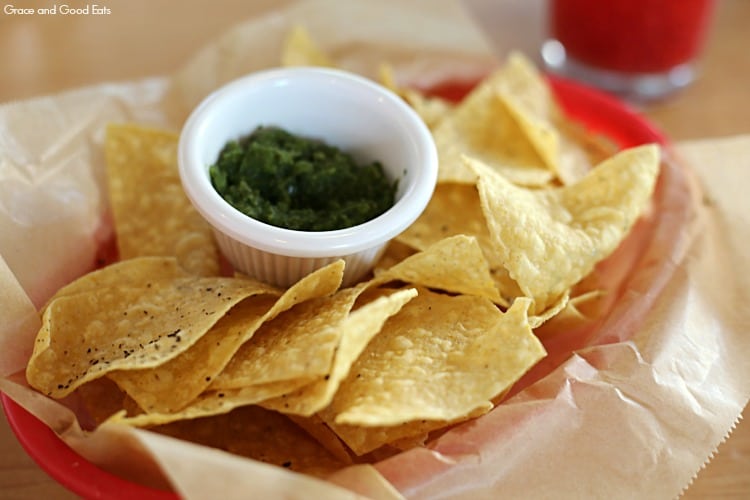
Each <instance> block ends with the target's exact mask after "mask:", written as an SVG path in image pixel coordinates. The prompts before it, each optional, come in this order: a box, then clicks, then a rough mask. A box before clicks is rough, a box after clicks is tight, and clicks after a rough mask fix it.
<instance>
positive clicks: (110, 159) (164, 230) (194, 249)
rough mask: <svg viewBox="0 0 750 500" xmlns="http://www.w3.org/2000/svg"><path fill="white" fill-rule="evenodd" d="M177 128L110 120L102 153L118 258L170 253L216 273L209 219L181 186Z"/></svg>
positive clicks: (204, 272)
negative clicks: (170, 128)
mask: <svg viewBox="0 0 750 500" xmlns="http://www.w3.org/2000/svg"><path fill="white" fill-rule="evenodd" d="M177 139H178V136H177V135H176V134H173V133H170V132H165V131H161V130H155V129H149V128H144V127H139V126H135V125H110V126H109V127H108V128H107V137H106V144H105V153H106V159H107V178H108V182H109V194H110V203H111V205H112V214H113V217H114V223H115V228H116V233H117V248H118V252H119V255H120V259H122V260H126V259H130V258H133V257H140V256H174V257H176V258H177V260H178V261H179V262H180V264H181V265H182V266H183V267H184V268H185V269H186V270H188V271H189V272H191V273H193V274H197V275H201V276H215V275H217V274H218V273H219V252H218V249H217V247H216V244H215V242H214V237H213V232H212V230H211V227H210V226H209V225H208V223H207V222H206V221H205V220H204V219H203V218H202V217H201V215H200V214H199V213H198V212H197V211H196V210H195V209H194V208H193V206H192V204H191V203H190V200H189V199H188V198H187V196H186V195H185V193H184V192H183V190H182V185H181V183H180V178H179V173H178V171H177Z"/></svg>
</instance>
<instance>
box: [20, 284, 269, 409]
mask: <svg viewBox="0 0 750 500" xmlns="http://www.w3.org/2000/svg"><path fill="white" fill-rule="evenodd" d="M267 289H268V286H267V285H264V284H262V283H260V282H257V281H254V280H242V279H236V278H211V277H198V276H195V277H187V278H176V279H173V280H169V281H163V282H156V283H144V284H143V285H142V286H128V287H119V286H110V287H105V288H99V289H97V290H95V291H90V292H84V293H77V294H74V295H65V296H62V297H59V298H57V299H55V300H53V301H51V302H50V304H49V306H48V307H47V309H45V311H44V314H43V316H42V327H41V329H40V330H39V332H38V334H37V337H36V340H35V344H34V352H33V353H32V356H31V359H30V360H29V363H28V365H27V368H26V377H27V380H28V382H29V384H30V385H31V386H32V387H34V388H36V389H38V390H39V391H41V392H42V393H44V394H46V395H48V396H52V397H55V398H60V397H63V396H66V395H67V394H69V393H70V392H72V391H73V390H75V388H76V387H78V386H80V385H82V384H84V383H85V382H88V381H90V380H94V379H96V378H98V377H101V376H103V375H105V374H106V373H109V372H112V371H114V370H117V369H125V370H128V369H135V368H140V369H143V368H151V367H154V366H158V365H160V364H162V363H165V362H167V361H169V360H170V359H173V358H175V357H177V356H178V355H179V354H181V353H182V352H184V351H186V350H188V349H189V348H190V347H191V346H192V345H193V344H195V343H196V342H197V341H198V340H199V339H200V338H201V337H202V336H203V335H205V333H206V332H207V331H208V330H209V329H210V328H211V327H212V326H213V325H214V324H215V323H216V322H217V321H218V320H219V319H220V318H221V317H222V316H224V314H225V313H226V312H227V311H228V310H229V309H231V308H232V307H233V306H234V305H235V304H237V303H238V302H240V301H241V300H243V299H244V298H246V297H249V296H251V295H257V294H259V293H264V292H265V291H266V290H267Z"/></svg>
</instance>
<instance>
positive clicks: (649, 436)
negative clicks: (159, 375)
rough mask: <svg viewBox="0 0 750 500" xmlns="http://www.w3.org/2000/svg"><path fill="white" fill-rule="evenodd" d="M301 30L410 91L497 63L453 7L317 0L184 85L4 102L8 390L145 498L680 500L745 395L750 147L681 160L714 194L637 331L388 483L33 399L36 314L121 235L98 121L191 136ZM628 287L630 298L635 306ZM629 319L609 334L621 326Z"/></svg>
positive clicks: (182, 79) (256, 23) (251, 33)
mask: <svg viewBox="0 0 750 500" xmlns="http://www.w3.org/2000/svg"><path fill="white" fill-rule="evenodd" d="M352 20H357V22H352ZM297 23H303V24H304V25H305V26H306V27H307V29H308V30H309V31H310V33H311V35H312V36H313V38H314V39H315V40H316V41H317V42H319V43H320V44H321V46H322V47H323V49H324V50H326V52H328V53H330V54H332V55H333V57H334V59H335V60H336V62H337V63H338V64H339V65H340V66H342V67H344V68H346V69H351V70H354V71H358V72H361V73H364V74H367V75H370V76H372V75H373V73H374V71H375V70H376V69H377V65H378V64H379V63H380V62H382V61H388V62H390V63H391V64H393V65H394V67H395V69H396V73H397V75H398V77H399V79H400V81H401V82H402V83H405V84H411V85H416V86H429V85H430V84H431V83H435V82H439V81H443V80H446V79H451V78H464V79H467V80H475V79H476V78H477V77H478V76H479V75H482V74H485V73H487V72H488V71H489V69H490V68H492V66H493V65H495V64H496V61H495V60H494V59H493V57H492V55H491V53H490V49H489V44H487V43H486V42H485V40H484V38H483V37H482V35H481V34H480V33H479V32H478V30H477V29H476V27H475V26H474V25H473V24H472V23H471V21H470V20H469V18H468V17H467V16H466V15H465V14H464V13H463V11H462V10H461V9H460V7H459V6H458V5H457V4H456V3H454V2H450V1H434V0H429V1H424V2H421V1H420V2H408V3H405V2H400V1H393V2H390V1H384V0H376V1H372V2H365V1H359V2H347V1H345V0H344V1H336V0H313V1H306V2H301V3H298V4H295V5H293V6H292V7H289V8H286V9H284V10H283V11H279V12H276V13H272V14H270V15H268V16H265V17H262V18H258V19H251V20H249V21H248V22H246V23H244V24H240V25H238V26H237V28H235V29H234V30H232V31H230V32H228V33H226V35H225V36H223V37H222V38H221V39H219V40H217V41H216V42H215V43H214V44H212V45H210V46H208V47H206V48H205V49H204V50H203V51H201V52H200V53H198V54H196V56H195V57H194V58H193V59H191V60H190V61H187V62H186V64H185V66H184V68H183V69H182V70H181V71H180V72H178V74H176V75H174V76H172V77H159V78H153V79H148V80H143V81H139V82H127V83H121V84H111V85H99V86H95V87H91V88H85V89H81V90H76V91H73V92H67V93H64V94H59V95H55V96H50V97H44V98H39V99H34V100H31V101H25V102H19V103H14V104H9V105H4V106H1V107H0V255H1V256H2V259H0V318H2V322H0V371H1V373H0V375H2V376H3V379H2V380H0V389H2V391H3V392H6V393H7V394H8V395H10V396H11V397H12V398H13V399H14V400H15V401H17V402H18V403H19V404H21V405H22V406H24V407H25V408H27V409H28V410H29V411H30V412H32V413H33V414H35V415H37V416H38V417H39V418H41V419H42V420H43V421H45V422H46V423H47V424H48V425H50V427H51V428H52V429H53V430H55V432H57V433H58V434H59V435H60V436H61V437H62V438H63V439H64V440H65V441H66V442H67V443H68V444H69V445H70V446H72V447H73V448H74V449H75V450H77V451H78V452H79V453H80V454H82V455H83V456H84V457H86V458H87V459H89V460H91V461H93V462H95V463H97V464H99V465H100V466H102V467H104V468H106V469H108V470H111V471H114V472H116V473H118V474H121V475H123V476H124V477H128V478H133V479H135V480H138V481H140V482H142V483H144V484H149V485H154V486H161V487H164V486H166V485H167V484H171V486H172V487H173V488H174V489H175V490H176V491H177V492H179V494H180V495H182V496H184V497H185V498H204V497H209V496H211V497H213V496H219V495H220V496H221V497H222V498H234V497H236V498H245V497H246V496H247V494H248V492H249V491H252V492H253V493H254V494H256V495H257V496H258V497H264V498H270V497H282V496H283V497H285V498H297V497H299V498H351V497H352V496H354V495H355V493H354V492H357V493H358V494H360V495H367V496H369V497H372V498H397V497H398V496H399V495H402V494H403V495H405V496H408V497H415V498H427V497H429V498H436V497H456V498H459V497H465V498H468V497H473V498H477V497H478V498H498V497H507V498H517V497H523V498H533V497H559V498H577V497H582V496H583V497H607V498H633V497H637V498H671V497H675V496H677V495H678V494H679V493H680V492H681V491H682V490H683V489H684V488H685V487H686V486H687V485H688V484H689V482H690V481H691V478H692V477H694V475H695V474H696V473H697V471H698V470H699V469H700V468H701V467H702V465H703V464H704V463H705V462H706V461H707V460H708V459H709V458H710V456H711V454H712V453H713V452H714V450H715V449H716V447H717V446H718V444H719V443H720V442H721V440H722V439H724V438H725V436H726V435H727V433H728V432H729V431H730V430H731V428H732V427H733V425H734V423H735V421H736V419H737V418H738V416H739V415H740V413H741V410H742V408H743V407H744V405H745V404H746V402H747V400H748V397H749V396H750V363H748V359H750V337H748V335H747V326H746V325H747V324H748V323H749V322H750V310H748V306H747V304H748V298H749V297H748V291H749V290H750V287H749V286H748V285H749V283H748V281H750V276H748V273H747V269H749V268H750V266H748V256H747V252H745V251H744V250H743V243H745V242H747V241H750V239H749V238H750V220H749V216H748V214H749V213H750V206H749V205H750V203H748V201H747V199H746V197H745V196H744V194H742V193H740V189H741V187H742V186H746V185H748V181H750V136H739V137H732V138H726V139H720V140H712V141H695V142H691V143H685V144H679V145H677V146H676V147H675V151H674V152H675V154H676V155H677V157H678V162H679V164H680V165H682V164H688V165H690V166H691V167H692V171H693V172H695V174H696V176H697V178H698V179H699V182H700V184H701V186H702V193H703V194H702V195H701V194H700V193H701V191H700V190H698V189H695V190H692V191H691V193H693V194H694V195H695V196H696V197H695V198H693V199H685V200H684V201H685V203H691V204H692V205H693V209H694V218H693V219H692V220H691V223H690V225H689V226H688V227H685V228H684V231H683V230H680V231H679V237H680V238H681V241H682V242H684V245H682V246H681V248H680V250H679V251H677V252H676V253H675V254H674V255H673V256H670V262H671V266H672V267H673V268H670V272H669V273H667V274H665V275H664V276H665V279H667V278H668V279H669V281H668V283H666V285H665V288H664V289H663V291H662V293H661V294H660V295H659V296H658V297H652V298H649V301H648V303H649V304H651V303H652V302H653V307H651V308H650V309H649V310H648V311H647V312H646V311H643V312H644V314H645V317H639V318H637V320H638V321H637V322H634V324H638V330H637V332H635V334H634V335H627V336H625V337H623V338H616V336H615V338H612V339H610V341H608V343H607V344H606V345H603V346H597V347H592V348H587V349H583V350H580V351H579V352H577V353H576V354H575V355H574V356H573V357H572V358H571V359H570V360H568V361H566V362H565V363H563V364H562V365H561V366H559V367H558V368H557V369H556V370H555V371H554V372H552V373H551V374H550V375H549V376H547V377H545V378H544V379H543V380H541V381H540V382H538V383H536V384H534V385H532V386H531V387H529V388H528V389H526V390H524V391H523V392H521V393H519V394H517V395H516V396H515V397H513V398H512V399H510V400H508V401H506V402H505V403H504V404H503V405H502V406H501V407H499V409H500V410H501V411H493V412H492V413H490V414H489V415H487V416H486V417H483V420H482V425H477V426H463V427H462V428H461V431H460V432H451V433H448V434H446V435H444V436H443V437H442V438H441V439H440V440H439V442H438V443H436V444H435V445H434V446H433V447H432V449H429V450H428V449H416V450H412V451H410V452H408V453H405V454H402V455H399V456H396V457H394V458H393V459H391V460H388V461H386V462H383V463H381V464H378V466H377V468H373V467H369V466H357V467H351V468H348V469H345V470H343V471H341V472H339V473H337V474H336V475H335V476H334V477H332V478H330V481H322V480H317V479H313V478H310V477H307V476H302V475H298V474H295V473H292V472H289V471H287V470H284V469H280V468H277V467H271V466H268V465H265V464H262V463H258V462H254V461H250V460H246V459H242V458H239V457H236V456H233V455H229V454H227V453H223V452H220V451H216V450H210V449H207V448H203V447H198V446H195V445H192V444H189V443H185V442H180V441H176V440H174V439H170V438H167V437H164V436H160V435H156V434H153V433H149V432H146V431H142V430H137V429H129V428H124V427H120V426H104V427H103V428H101V429H100V430H98V431H97V432H95V433H91V434H89V433H83V432H82V431H81V430H80V428H79V427H78V425H77V423H76V422H75V417H74V415H73V414H72V413H71V412H70V411H69V410H67V409H66V408H65V407H63V406H62V405H60V404H59V403H57V402H55V401H52V400H49V399H47V398H45V397H42V396H41V395H39V394H36V393H35V392H33V391H31V390H30V389H29V388H27V387H26V386H25V382H24V379H23V373H22V370H23V369H24V367H25V364H26V361H27V359H28V356H29V354H30V351H31V345H32V342H33V338H34V336H35V334H36V331H37V329H38V327H39V319H38V315H37V313H36V308H37V307H39V306H40V305H41V304H42V303H43V302H44V301H45V300H46V299H47V298H48V297H49V296H50V295H51V294H52V293H54V291H55V290H56V289H57V288H59V286H61V285H62V284H64V283H66V282H68V281H70V280H71V279H73V278H75V277H76V276H79V275H80V274H82V273H84V272H85V271H87V270H89V269H91V268H92V267H93V266H94V264H95V260H96V252H97V248H98V246H99V244H100V243H101V242H102V241H105V240H106V239H107V238H108V237H109V235H110V232H111V231H112V229H111V224H110V223H109V221H108V216H107V198H106V191H105V189H104V178H103V175H104V174H103V156H102V140H103V130H104V125H105V124H106V123H109V122H118V121H136V122H140V123H149V124H155V125H161V126H165V127H170V128H173V129H175V130H178V129H179V127H180V124H181V123H182V121H183V120H184V118H185V117H186V116H187V114H188V113H189V112H190V110H191V109H192V107H193V106H194V105H195V104H197V103H198V102H199V101H200V99H202V98H203V97H204V96H205V95H207V94H208V93H209V92H210V91H211V90H213V89H215V88H216V87H217V86H218V85H220V84H221V83H224V82H226V81H228V80H230V79H232V78H234V77H236V76H239V75H242V74H244V73H247V72H249V71H252V70H256V69H261V68H265V67H269V66H273V65H277V64H278V56H279V50H280V47H281V43H282V40H283V38H284V36H285V35H286V33H287V32H288V30H289V29H290V27H292V26H293V25H295V24H297ZM701 196H702V197H701ZM688 244H689V245H688ZM630 292H631V293H630V295H629V296H626V297H625V300H627V301H634V302H637V301H638V300H640V299H642V297H640V296H639V292H637V291H635V290H631V291H630ZM644 294H647V291H645V292H644ZM651 299H653V300H651ZM630 320H631V319H630V318H628V317H627V316H623V317H620V318H618V319H617V321H616V322H615V323H613V324H610V325H609V327H611V331H615V332H618V331H626V330H625V329H627V328H628V322H629V321H630ZM613 321H614V320H613ZM633 321H635V320H633ZM631 333H632V332H631ZM19 372H21V373H19ZM488 432H491V439H489V440H488ZM436 472H439V474H436ZM384 477H387V478H388V480H389V481H390V482H391V483H392V484H389V483H388V482H387V481H385V480H384ZM394 486H395V487H397V488H398V490H400V492H397V491H396V489H394Z"/></svg>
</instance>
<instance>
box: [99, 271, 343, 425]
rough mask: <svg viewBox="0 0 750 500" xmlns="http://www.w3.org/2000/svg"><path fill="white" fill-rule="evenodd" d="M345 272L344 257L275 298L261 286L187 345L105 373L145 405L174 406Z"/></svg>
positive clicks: (332, 285) (184, 401) (206, 384)
mask: <svg viewBox="0 0 750 500" xmlns="http://www.w3.org/2000/svg"><path fill="white" fill-rule="evenodd" d="M343 273H344V262H343V261H341V260H339V261H336V262H333V263H331V264H329V265H328V266H325V267H323V268H321V269H318V270H317V271H315V272H313V273H311V274H309V275H307V276H306V277H304V278H302V279H301V280H300V281H298V282H297V283H295V284H294V285H293V286H291V287H290V288H289V289H288V290H287V291H286V292H284V294H282V295H281V297H279V298H278V299H277V298H276V297H278V295H279V293H278V292H277V291H276V290H275V289H274V288H273V287H270V286H268V285H263V286H260V287H259V288H258V290H257V293H256V295H258V296H257V297H252V298H249V299H247V300H245V301H244V302H243V303H241V304H239V305H237V306H236V307H235V308H233V309H232V310H230V311H229V312H228V313H227V315H226V316H224V317H223V318H221V319H220V320H219V321H218V322H217V323H216V324H215V325H214V326H213V327H212V328H211V329H210V330H209V331H208V332H206V334H205V335H203V336H202V337H201V338H200V339H199V340H198V341H197V342H196V343H195V345H194V346H192V347H191V348H190V349H189V350H186V351H184V352H183V353H182V354H180V355H179V356H177V357H175V358H174V359H171V360H170V361H168V362H166V363H163V364H161V365H159V366H155V367H151V368H149V369H145V370H139V369H129V370H127V371H117V372H112V373H110V374H109V377H110V378H111V379H112V380H114V381H115V382H117V384H118V385H119V386H120V387H121V388H122V389H123V390H124V391H125V392H127V393H128V394H129V395H130V396H131V397H132V398H133V399H134V400H136V401H137V402H138V404H139V405H140V406H141V408H143V409H144V410H145V411H147V412H157V413H158V412H161V413H164V412H173V411H177V410H179V409H181V408H183V407H184V406H186V405H187V404H188V403H190V402H191V401H192V400H193V399H195V398H196V397H197V396H198V395H199V394H200V393H201V392H203V391H204V390H205V389H207V388H208V387H209V386H210V385H211V384H212V383H213V381H214V380H215V379H217V378H218V377H220V373H222V371H223V370H224V368H225V367H226V366H227V364H229V363H230V360H232V359H233V356H235V355H236V354H237V353H238V351H241V349H242V346H243V344H244V343H245V342H247V341H248V340H250V339H251V338H252V337H253V335H254V334H255V333H256V331H257V330H258V328H260V326H261V325H262V324H263V323H264V322H266V321H269V320H271V319H273V318H274V317H276V316H277V315H278V314H280V313H281V312H283V311H286V310H288V309H290V308H292V307H294V306H295V305H296V304H300V303H302V302H305V301H309V300H312V299H315V298H317V297H322V296H325V295H329V294H332V293H333V292H335V291H336V289H338V287H339V286H340V285H341V280H342V278H343ZM177 380H179V383H178V384H175V381H177Z"/></svg>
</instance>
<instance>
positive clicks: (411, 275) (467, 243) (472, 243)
mask: <svg viewBox="0 0 750 500" xmlns="http://www.w3.org/2000/svg"><path fill="white" fill-rule="evenodd" d="M389 280H400V281H404V282H406V283H410V284H413V285H421V286H425V287H429V288H436V289H439V290H444V291H446V292H453V293H461V294H468V295H477V296H479V297H486V298H488V299H490V300H492V301H493V302H495V303H501V302H502V301H503V300H502V297H500V294H499V292H498V290H497V288H496V287H495V283H494V281H493V280H492V275H491V273H490V268H489V264H488V263H487V260H486V259H485V258H484V255H483V254H482V250H481V248H479V244H478V243H477V239H476V238H474V237H473V236H466V235H463V234H459V235H456V236H451V237H448V238H445V239H443V240H440V241H437V242H436V243H433V244H432V245H431V246H429V247H428V248H426V249H425V250H423V251H422V252H418V253H416V254H414V255H412V256H410V257H408V258H406V259H405V260H403V261H402V262H399V263H398V264H396V265H394V266H393V267H391V268H389V269H386V270H384V271H382V272H380V273H379V274H378V275H377V276H376V281H380V282H386V281H389Z"/></svg>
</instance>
